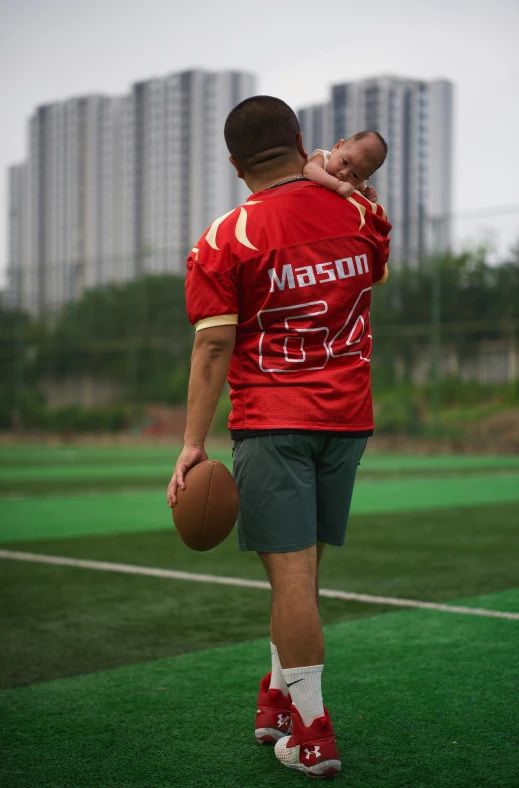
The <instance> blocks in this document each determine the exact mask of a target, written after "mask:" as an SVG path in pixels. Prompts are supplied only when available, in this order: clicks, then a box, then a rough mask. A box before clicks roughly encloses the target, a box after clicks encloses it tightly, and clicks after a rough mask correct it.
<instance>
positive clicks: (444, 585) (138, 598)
mask: <svg viewBox="0 0 519 788" xmlns="http://www.w3.org/2000/svg"><path fill="white" fill-rule="evenodd" d="M518 521H519V506H517V505H515V506H514V505H509V506H500V507H487V508H474V509H451V510H444V511H442V512H435V511H427V512H423V513H420V514H419V516H417V514H416V513H414V512H412V513H409V512H405V513H394V514H390V515H384V516H380V515H375V516H374V515H371V516H367V515H364V516H355V517H352V519H351V523H350V526H349V534H348V538H347V541H346V547H345V548H344V549H338V548H327V549H326V550H325V553H324V557H323V562H322V567H321V586H322V587H323V588H335V589H342V590H345V591H355V592H358V593H367V594H376V595H382V596H394V597H404V598H412V599H422V600H428V601H442V602H444V601H449V600H451V599H454V598H457V597H461V596H473V595H475V594H481V593H483V592H487V591H501V590H504V589H507V588H514V587H517V586H519V565H518V562H517V555H518V553H519V544H518V541H519V540H518V531H517V522H518ZM489 523H491V524H492V525H491V527H489ZM5 546H6V547H8V548H9V549H13V550H16V549H18V550H22V551H28V552H40V553H47V554H50V555H63V556H69V557H75V558H86V559H91V560H99V561H112V562H120V563H128V564H136V565H138V564H140V565H143V566H157V567H168V568H174V569H180V570H183V571H188V572H194V573H207V574H216V575H227V576H231V577H244V578H252V579H261V580H265V574H264V570H263V567H262V565H261V563H260V561H259V560H258V558H257V556H256V555H255V554H254V553H239V552H238V550H237V547H236V541H235V536H234V535H233V536H232V537H231V538H229V539H228V540H227V541H226V542H224V543H223V544H222V545H220V546H219V547H218V548H216V549H215V550H211V551H209V552H207V553H195V552H193V551H191V550H189V549H188V548H187V547H185V545H183V543H182V542H181V541H180V539H179V537H178V535H177V534H176V532H175V531H172V530H170V531H157V532H146V533H134V534H112V535H105V536H102V535H100V536H91V537H81V538H75V539H62V540H48V541H40V542H19V543H10V544H8V545H5ZM0 570H1V572H2V578H3V582H2V585H1V587H0V610H1V611H2V612H1V613H0V630H1V631H2V638H0V664H2V665H3V666H4V667H3V671H2V681H3V686H9V685H12V684H25V683H31V682H34V681H41V680H43V679H49V678H56V677H60V676H66V675H74V674H77V673H81V672H90V671H94V670H99V669H103V668H107V667H114V666H118V665H121V664H129V663H133V662H143V661H146V660H149V659H156V658H159V657H162V656H166V655H171V654H179V653H185V652H189V651H196V650H201V649H205V648H210V647H212V646H215V645H224V644H231V643H233V642H236V641H239V640H247V639H251V638H254V637H260V636H261V635H263V633H264V632H265V631H266V630H267V628H268V606H269V593H268V592H267V591H264V590H254V589H237V588H231V587H224V586H215V585H211V584H203V583H195V582H193V583H189V582H183V581H182V582H179V581H177V580H170V579H162V578H150V577H140V576H135V575H126V574H115V573H110V572H104V571H94V570H90V569H79V568H73V567H53V566H43V565H39V564H33V563H25V562H17V561H9V560H3V559H0ZM387 609H391V608H384V607H381V606H380V605H372V604H366V603H356V602H350V601H341V600H330V599H323V600H322V607H321V610H322V615H323V620H324V621H325V623H333V622H337V621H343V620H347V619H349V618H354V617H359V616H373V615H375V614H377V613H379V612H381V611H383V610H387ZM222 622H224V625H222ZM518 626H519V625H518Z"/></svg>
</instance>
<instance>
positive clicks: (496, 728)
mask: <svg viewBox="0 0 519 788" xmlns="http://www.w3.org/2000/svg"><path fill="white" fill-rule="evenodd" d="M508 598H509V595H508ZM516 603H517V605H518V606H519V594H517V593H516ZM478 604H481V600H479V602H478ZM485 604H486V603H485ZM496 604H497V605H498V606H501V603H500V602H499V601H498V600H496ZM326 642H327V650H328V651H327V661H326V668H325V673H324V684H323V691H324V696H325V702H326V704H327V705H328V707H329V709H330V711H331V713H332V717H333V720H334V725H335V730H336V734H337V738H338V744H339V747H340V751H341V755H342V759H343V769H344V771H343V773H342V775H341V777H340V778H339V779H338V780H337V784H344V785H348V786H351V787H352V788H380V786H383V788H403V787H404V786H409V787H411V786H412V788H453V787H454V786H455V788H474V786H476V785H481V786H489V787H490V788H492V786H495V788H516V786H517V763H518V740H519V732H518V729H517V716H516V710H515V705H514V704H513V703H511V702H510V701H511V698H513V697H514V693H515V691H516V687H517V682H518V681H519V671H518V666H517V660H516V655H517V650H518V648H519V628H518V627H517V626H516V625H514V623H513V622H508V621H501V620H495V619H476V618H473V617H471V616H461V615H448V616H446V615H445V614H440V613H434V612H431V611H427V612H424V611H412V612H405V613H397V614H390V615H385V616H380V617H377V618H372V619H363V620H360V621H352V622H348V623H346V624H339V625H335V626H332V627H328V628H327V630H326ZM268 665H269V648H268V639H262V640H260V641H255V642H252V643H246V644H242V645H238V646H233V647H228V648H224V649H220V650H212V651H207V652H203V653H200V654H198V655H187V656H185V657H179V658H176V659H168V660H162V661H159V662H153V663H149V664H146V665H140V666H133V667H129V668H123V669H119V670H116V671H109V672H104V673H100V674H92V675H89V676H81V677H77V678H74V679H68V680H62V681H57V682H50V683H45V684H40V685H36V686H33V687H28V688H23V689H18V690H12V691H6V692H4V693H1V694H0V703H1V705H2V713H3V720H4V722H3V725H2V727H1V733H0V736H1V741H2V751H3V759H2V766H0V776H3V779H2V784H5V785H9V786H10V788H22V787H23V788H27V786H31V788H32V786H38V788H47V787H49V788H50V786H52V787H53V788H54V787H55V786H65V785H67V786H68V785H70V786H74V788H91V787H92V786H93V785H99V786H103V787H106V788H110V787H111V786H120V787H121V788H123V787H124V788H134V787H135V788H137V787H139V788H144V786H150V787H151V786H152V787H153V788H162V787H164V788H166V786H184V787H185V788H206V787H207V788H209V787H210V788H212V787H213V786H214V784H215V783H216V784H220V785H221V786H225V788H248V786H254V788H264V787H266V786H284V785H287V786H288V785H297V784H300V785H301V784H306V783H304V778H302V777H301V776H300V775H296V774H293V773H291V772H288V771H287V770H284V769H283V767H282V766H280V765H279V764H277V763H276V762H275V760H274V757H273V753H272V749H267V748H260V747H257V746H256V745H255V743H254V739H253V724H254V716H255V709H256V707H255V695H256V691H257V683H258V680H259V678H260V677H261V676H262V675H263V674H264V673H265V672H266V671H267V670H268Z"/></svg>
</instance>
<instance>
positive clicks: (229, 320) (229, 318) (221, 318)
mask: <svg viewBox="0 0 519 788" xmlns="http://www.w3.org/2000/svg"><path fill="white" fill-rule="evenodd" d="M237 324H238V315H215V316H214V317H204V319H203V320H199V321H198V323H195V331H202V330H203V329H204V328H216V327H217V326H235V325H237Z"/></svg>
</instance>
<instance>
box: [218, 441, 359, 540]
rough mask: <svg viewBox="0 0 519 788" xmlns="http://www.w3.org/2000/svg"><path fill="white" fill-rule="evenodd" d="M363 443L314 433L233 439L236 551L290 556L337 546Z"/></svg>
mask: <svg viewBox="0 0 519 788" xmlns="http://www.w3.org/2000/svg"><path fill="white" fill-rule="evenodd" d="M367 440H368V439H367V438H348V437H346V436H344V435H342V436H334V435H332V436H330V435H329V434H323V433H319V432H316V433H315V434H312V435H307V434H305V435H301V434H297V433H291V434H289V435H279V434H274V435H262V436H260V437H253V438H245V439H244V440H239V441H235V443H234V449H233V455H234V468H233V470H234V478H235V480H236V483H237V485H238V489H239V491H240V513H239V516H238V544H239V548H240V550H255V551H256V552H260V553H290V552H293V551H295V550H304V549H305V548H307V547H311V546H312V545H314V544H316V542H317V541H321V542H326V544H330V545H336V546H337V547H341V546H342V545H343V544H344V539H345V537H346V526H347V523H348V515H349V512H350V504H351V496H352V494H353V485H354V482H355V474H356V473H357V468H358V465H359V463H360V459H361V457H362V454H363V452H364V449H365V448H366V443H367Z"/></svg>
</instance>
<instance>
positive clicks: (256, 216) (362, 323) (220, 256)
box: [186, 180, 391, 432]
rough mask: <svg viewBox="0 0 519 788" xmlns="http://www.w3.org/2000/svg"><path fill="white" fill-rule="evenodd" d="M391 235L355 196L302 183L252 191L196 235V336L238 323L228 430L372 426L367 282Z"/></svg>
mask: <svg viewBox="0 0 519 788" xmlns="http://www.w3.org/2000/svg"><path fill="white" fill-rule="evenodd" d="M390 229H391V225H390V224H389V222H387V221H386V219H385V211H384V210H383V208H381V206H377V205H374V204H373V203H370V202H369V201H368V200H366V199H365V198H364V197H362V195H361V194H360V193H358V192H355V193H354V194H353V195H352V197H351V198H349V199H347V200H345V199H343V198H342V197H339V196H337V195H336V194H334V193H333V192H331V191H329V190H327V189H323V188H322V187H321V186H318V185H317V184H315V183H311V182H309V181H302V180H301V181H295V182H291V183H287V184H285V185H280V186H276V187H272V188H270V189H266V190H264V191H262V192H258V193H256V194H253V195H252V196H251V197H250V198H249V200H248V201H247V202H246V203H245V204H244V205H243V206H241V207H240V208H236V209H235V210H233V211H231V212H230V213H228V214H226V215H225V216H222V217H220V218H219V219H217V220H216V221H215V222H213V224H212V225H211V227H210V228H209V229H208V230H207V231H206V232H205V233H204V235H203V236H202V238H201V239H200V241H199V243H198V244H197V245H196V246H195V248H194V249H193V251H192V252H191V254H190V256H189V258H188V261H187V277H186V300H187V312H188V317H189V320H190V322H191V323H192V324H193V325H194V326H195V327H196V328H197V329H199V328H207V327H210V326H211V325H222V324H225V323H233V322H235V323H237V331H236V346H235V349H234V353H233V357H232V361H231V365H230V368H229V375H228V380H229V384H230V387H231V401H232V412H231V415H230V417H229V429H232V430H267V429H304V430H333V431H342V432H357V431H364V430H371V429H373V411H372V402H371V384H370V353H371V330H370V324H369V313H370V301H371V285H372V283H373V282H376V281H378V280H379V279H381V278H382V276H383V273H384V266H385V264H386V262H387V259H388V256H389V238H388V234H389V230H390ZM212 318H214V319H212Z"/></svg>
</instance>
